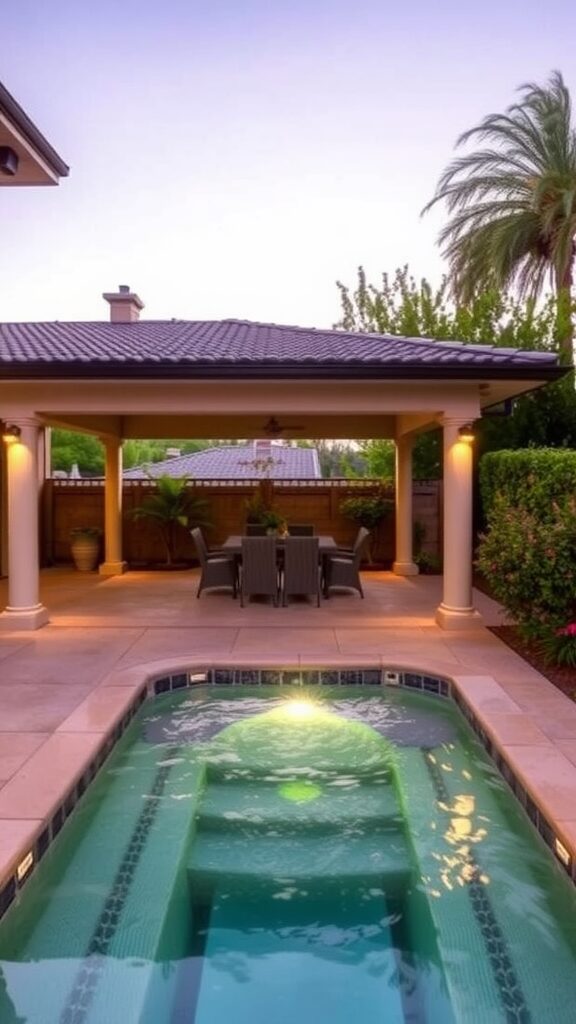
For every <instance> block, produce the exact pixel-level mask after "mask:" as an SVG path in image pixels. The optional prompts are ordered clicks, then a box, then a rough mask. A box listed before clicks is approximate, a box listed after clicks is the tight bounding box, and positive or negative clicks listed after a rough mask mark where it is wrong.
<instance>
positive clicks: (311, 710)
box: [284, 700, 316, 718]
mask: <svg viewBox="0 0 576 1024" xmlns="http://www.w3.org/2000/svg"><path fill="white" fill-rule="evenodd" d="M284 710H285V712H286V714H287V715H290V718H311V717H312V715H313V714H315V712H316V707H315V706H314V704H312V702H311V701H309V700H291V701H289V702H288V703H287V704H286V707H285V708H284Z"/></svg>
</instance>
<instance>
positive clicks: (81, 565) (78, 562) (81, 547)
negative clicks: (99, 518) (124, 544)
mask: <svg viewBox="0 0 576 1024" xmlns="http://www.w3.org/2000/svg"><path fill="white" fill-rule="evenodd" d="M101 536H102V530H101V529H100V527H99V526H74V527H73V528H72V529H71V530H70V551H71V553H72V558H73V559H74V565H75V566H76V568H77V569H78V570H79V571H80V572H93V570H94V569H95V568H96V565H97V564H98V556H99V554H100V538H101Z"/></svg>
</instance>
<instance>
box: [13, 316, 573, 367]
mask: <svg viewBox="0 0 576 1024" xmlns="http://www.w3.org/2000/svg"><path fill="white" fill-rule="evenodd" d="M30 363H40V364H44V363H45V364H50V365H51V366H52V367H53V368H55V367H56V366H66V365H75V364H76V365H77V364H79V363H80V364H89V365H90V366H92V367H95V366H97V365H100V366H105V365H106V366H110V367H113V366H115V365H116V366H119V367H121V366H130V365H134V366H135V367H136V366H141V367H145V366H146V365H149V366H151V367H154V366H158V365H161V364H162V365H165V366H166V365H167V366H173V367H176V366H181V367H188V368H189V369H191V370H193V368H194V366H195V365H206V364H208V365H210V364H219V365H222V366H226V365H238V366H246V367H249V366H250V365H251V364H258V365H260V366H262V365H268V366H270V367H272V368H273V367H275V366H278V367H280V366H284V367H286V366H295V365H298V364H304V365H307V366H317V367H322V366H326V367H330V366H338V365H344V366H346V365H349V364H351V363H354V364H356V365H362V364H367V365H370V366H376V367H377V366H380V367H382V368H386V367H392V366H399V367H413V368H417V367H418V366H419V365H424V366H426V367H431V366H437V367H447V366H450V367H455V368H458V367H460V368H462V369H465V368H469V367H474V366H477V367H482V366H485V367H492V368H495V369H496V368H498V367H505V368H509V369H513V368H514V367H518V368H520V367H522V368H523V369H524V370H526V369H527V368H529V367H533V368H534V369H536V370H540V369H542V368H543V367H546V366H548V367H554V366H555V365H557V358H556V356H555V354H554V353H551V352H527V351H524V350H523V349H514V348H497V347H495V346H493V345H476V344H474V345H467V344H464V343H462V342H457V341H435V340H433V339H431V338H404V337H396V336H393V335H386V334H356V333H352V332H348V331H335V330H320V329H316V328H304V327H285V326H281V325H277V324H260V323H252V322H249V321H245V320H215V321H201V320H200V321H199V320H139V321H136V322H134V323H126V324H124V323H109V322H72V323H60V322H54V323H3V324H0V373H1V370H2V366H4V367H5V369H6V371H8V368H9V367H12V368H14V367H16V366H21V367H25V366H26V364H30Z"/></svg>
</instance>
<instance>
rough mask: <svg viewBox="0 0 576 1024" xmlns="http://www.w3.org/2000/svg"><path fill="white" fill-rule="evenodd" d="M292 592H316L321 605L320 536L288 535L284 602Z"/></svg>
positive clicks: (283, 602)
mask: <svg viewBox="0 0 576 1024" xmlns="http://www.w3.org/2000/svg"><path fill="white" fill-rule="evenodd" d="M291 594H316V604H317V605H318V607H320V562H319V551H318V537H286V539H285V541H284V575H283V580H282V604H283V605H286V598H287V597H289V596H290V595H291Z"/></svg>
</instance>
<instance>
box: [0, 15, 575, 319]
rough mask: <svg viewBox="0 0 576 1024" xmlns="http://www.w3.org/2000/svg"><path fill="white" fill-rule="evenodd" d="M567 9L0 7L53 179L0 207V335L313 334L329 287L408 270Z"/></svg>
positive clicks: (570, 77)
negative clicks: (485, 133) (9, 327)
mask: <svg viewBox="0 0 576 1024" xmlns="http://www.w3.org/2000/svg"><path fill="white" fill-rule="evenodd" d="M575 38H576V5H575V4H574V3H573V0H549V2H548V3H547V4H546V5H545V4H543V3H542V2H541V0H538V2H535V0H484V2H482V3H477V2H469V0H460V2H459V3H456V2H455V0H434V2H433V3H432V2H430V0H411V3H399V2H398V0H355V2H354V3H352V2H350V0H348V2H344V0H290V2H288V0H154V2H150V0H51V2H50V3H47V2H46V0H18V2H17V3H12V4H5V5H3V9H2V17H1V21H0V79H1V80H2V82H3V84H4V85H5V87H6V88H7V89H8V90H9V91H10V92H11V93H12V95H13V96H14V98H15V99H16V100H17V101H18V102H19V103H20V105H21V106H22V107H23V108H24V110H25V111H26V113H27V114H28V115H29V117H31V118H32V120H33V121H34V122H35V124H36V125H37V127H38V128H39V129H40V131H41V132H42V133H43V134H44V135H45V136H46V138H47V139H48V141H49V142H50V143H51V144H52V145H53V146H54V148H55V149H56V151H57V152H58V153H59V154H60V156H61V157H62V158H63V159H64V160H65V162H66V163H67V164H69V165H70V176H69V177H68V178H66V179H63V180H62V181H61V183H60V185H59V186H58V187H57V188H19V189H17V188H3V189H0V240H1V244H0V320H3V321H19V320H29V321H33V320H106V319H108V315H109V312H108V306H107V304H106V303H105V302H104V300H103V299H102V292H105V291H115V290H116V289H117V287H118V285H119V284H128V285H129V286H130V288H131V289H132V290H133V291H135V292H136V293H137V294H138V295H139V296H140V298H141V299H142V300H143V302H144V303H145V309H144V311H143V313H142V316H143V317H144V318H150V319H165V318H171V317H177V318H183V319H190V320H195V319H199V320H212V319H223V318H229V317H231V318H237V319H247V320H258V321H262V322H273V323H284V324H298V325H301V326H314V327H331V326H332V325H333V324H334V323H335V322H336V321H337V320H338V318H339V315H340V305H339V298H338V290H337V288H336V281H337V280H341V281H342V282H344V283H345V284H348V285H351V286H353V285H354V283H355V280H356V268H357V267H358V266H359V265H360V264H362V265H363V266H364V267H365V269H366V271H367V274H368V278H369V279H370V280H372V281H374V282H375V283H377V282H378V280H379V278H380V276H381V274H382V272H383V271H388V272H393V271H394V269H395V268H396V267H397V266H400V265H403V264H405V263H408V264H409V265H410V268H411V269H412V271H413V272H414V273H415V274H416V276H418V277H419V276H423V275H424V276H426V277H428V279H429V280H431V281H432V282H438V281H439V280H440V278H441V275H442V271H443V263H442V258H441V254H440V252H439V250H438V247H437V244H436V238H437V235H438V231H439V229H440V227H441V225H442V223H443V221H444V219H445V214H444V211H443V210H442V209H440V208H437V209H435V210H434V211H433V212H432V213H431V214H428V215H426V216H425V217H424V218H421V217H420V211H421V209H422V207H423V206H424V205H425V203H426V202H427V201H428V200H429V199H430V198H431V196H432V194H433V192H434V188H435V185H436V182H437V179H438V177H439V175H440V173H441V171H442V169H443V168H444V167H445V165H446V164H447V163H448V162H449V161H450V159H451V158H452V157H453V156H454V144H455V141H456V139H457V137H458V135H459V134H460V133H461V132H462V131H464V130H466V129H467V128H470V127H472V126H473V125H475V124H477V123H478V121H479V120H481V119H482V118H483V117H484V116H485V115H486V114H489V113H494V112H499V111H503V110H504V109H505V108H506V107H507V106H508V105H509V104H510V103H513V102H514V100H515V99H516V96H517V94H516V90H517V88H518V86H519V85H521V84H522V83H524V82H527V81H534V82H538V83H539V84H544V82H545V81H546V80H547V78H548V76H549V74H550V72H551V71H552V70H553V69H559V70H560V71H562V73H563V75H564V78H565V81H566V84H567V85H568V87H569V88H570V89H571V91H572V94H573V96H575V97H576V70H575V63H574V39H575Z"/></svg>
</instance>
